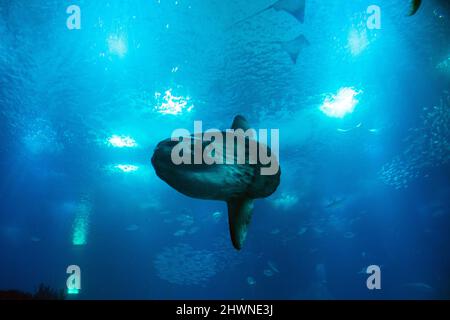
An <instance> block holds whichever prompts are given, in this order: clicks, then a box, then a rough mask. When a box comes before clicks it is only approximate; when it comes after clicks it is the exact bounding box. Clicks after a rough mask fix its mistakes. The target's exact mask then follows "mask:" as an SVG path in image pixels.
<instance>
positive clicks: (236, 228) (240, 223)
mask: <svg viewBox="0 0 450 320" xmlns="http://www.w3.org/2000/svg"><path fill="white" fill-rule="evenodd" d="M227 205H228V223H229V225H230V235H231V242H232V243H233V246H234V247H235V248H236V249H237V250H241V249H242V246H243V244H244V241H245V238H246V237H247V231H248V226H249V225H250V222H251V220H252V215H253V199H249V198H245V197H243V198H236V199H230V200H228V201H227Z"/></svg>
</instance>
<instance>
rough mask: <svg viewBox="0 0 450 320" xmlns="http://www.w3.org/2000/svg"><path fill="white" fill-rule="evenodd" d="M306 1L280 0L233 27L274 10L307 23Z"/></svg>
mask: <svg viewBox="0 0 450 320" xmlns="http://www.w3.org/2000/svg"><path fill="white" fill-rule="evenodd" d="M305 2H306V0H278V1H277V2H275V3H274V4H272V5H270V6H268V7H266V8H264V9H262V10H260V11H258V12H256V13H254V14H252V15H251V16H249V17H247V18H245V19H242V20H240V21H238V22H236V23H234V24H233V26H236V25H238V24H240V23H242V22H244V21H247V20H249V19H251V18H254V17H256V16H257V15H259V14H261V13H263V12H265V11H267V10H270V9H274V10H276V11H286V12H287V13H289V14H290V15H292V16H293V17H294V18H296V19H297V20H298V21H300V22H301V23H303V22H304V21H305V5H306V3H305Z"/></svg>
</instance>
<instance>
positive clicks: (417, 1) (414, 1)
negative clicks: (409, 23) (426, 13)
mask: <svg viewBox="0 0 450 320" xmlns="http://www.w3.org/2000/svg"><path fill="white" fill-rule="evenodd" d="M421 4H422V0H410V10H409V13H408V16H409V17H410V16H413V15H415V14H416V12H417V11H418V10H419V8H420V5H421Z"/></svg>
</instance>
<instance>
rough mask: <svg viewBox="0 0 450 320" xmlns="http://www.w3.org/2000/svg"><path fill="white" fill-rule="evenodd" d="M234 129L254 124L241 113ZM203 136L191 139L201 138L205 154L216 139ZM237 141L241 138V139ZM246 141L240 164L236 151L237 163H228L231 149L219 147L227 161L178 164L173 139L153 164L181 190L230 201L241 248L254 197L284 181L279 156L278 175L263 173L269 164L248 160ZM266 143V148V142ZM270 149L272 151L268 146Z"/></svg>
mask: <svg viewBox="0 0 450 320" xmlns="http://www.w3.org/2000/svg"><path fill="white" fill-rule="evenodd" d="M232 129H234V130H238V129H242V130H244V131H247V130H248V129H250V127H249V125H248V123H247V121H246V120H245V118H244V117H242V116H237V117H236V118H235V119H234V122H233V125H232ZM200 135H201V136H200ZM200 135H198V134H197V135H191V136H190V137H187V138H190V139H192V140H195V141H201V142H202V151H201V152H202V153H203V152H204V151H203V150H205V148H206V147H208V146H209V145H211V143H212V142H210V141H205V140H206V139H205V140H204V139H203V137H204V133H202V134H200ZM225 135H226V133H224V132H222V136H225ZM200 139H201V140H200ZM236 140H238V141H239V139H236ZM244 141H245V146H244V148H245V154H246V159H245V160H246V161H245V164H237V161H236V152H233V153H232V154H231V156H234V160H235V161H234V164H226V162H225V159H226V153H227V152H229V151H228V150H224V152H223V153H222V154H221V150H220V148H218V149H216V152H219V154H220V157H222V158H223V159H224V161H223V163H224V164H211V165H208V164H205V163H203V164H180V165H176V164H174V162H173V161H172V150H173V148H174V147H175V146H176V145H178V143H179V142H177V141H172V140H171V139H167V140H164V141H162V142H160V143H159V144H158V146H157V147H156V149H155V151H154V154H153V157H152V165H153V167H154V169H155V172H156V174H157V175H158V177H159V178H161V179H162V180H163V181H165V182H166V183H167V184H168V185H170V186H171V187H172V188H174V189H175V190H177V191H178V192H180V193H182V194H184V195H186V196H189V197H192V198H197V199H204V200H222V201H226V202H227V205H228V220H229V227H230V234H231V240H232V243H233V245H234V247H235V248H236V249H238V250H240V249H241V248H242V245H243V243H244V241H245V238H246V235H247V229H248V226H249V224H250V221H251V218H252V213H253V201H254V199H258V198H265V197H268V196H270V195H271V194H272V193H274V192H275V190H276V189H277V188H278V186H279V184H280V176H281V169H280V168H279V166H278V160H277V159H276V164H277V166H278V171H277V172H276V174H273V175H262V174H261V168H264V167H268V165H267V166H265V165H262V164H261V163H260V162H259V161H257V163H256V164H251V163H250V162H249V161H248V159H249V148H250V147H249V146H250V139H249V138H248V137H245V140H244ZM214 142H216V141H214ZM253 142H255V143H256V145H257V150H260V147H261V145H262V143H260V142H258V141H255V140H253ZM224 144H225V143H224ZM193 145H194V143H192V147H191V155H190V156H192V155H194V158H195V150H196V148H195V147H194V146H193ZM240 146H243V145H240ZM262 146H263V147H266V146H265V145H262ZM238 147H239V142H238V143H236V144H235V149H234V151H236V148H238ZM266 148H267V150H268V151H269V152H271V151H270V149H269V148H268V147H266ZM218 150H219V151H218ZM222 150H223V149H222ZM183 152H184V151H183ZM228 155H230V153H229V154H228ZM271 156H272V155H271Z"/></svg>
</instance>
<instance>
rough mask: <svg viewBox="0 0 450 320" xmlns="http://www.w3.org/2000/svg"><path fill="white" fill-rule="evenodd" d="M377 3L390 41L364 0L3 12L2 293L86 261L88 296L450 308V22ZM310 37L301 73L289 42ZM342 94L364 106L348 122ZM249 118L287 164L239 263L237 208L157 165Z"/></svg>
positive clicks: (54, 277)
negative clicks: (158, 156)
mask: <svg viewBox="0 0 450 320" xmlns="http://www.w3.org/2000/svg"><path fill="white" fill-rule="evenodd" d="M376 2H377V4H378V5H379V6H380V8H381V29H379V30H377V29H374V30H372V29H368V28H367V26H366V21H367V19H368V14H367V13H366V10H367V7H368V6H369V5H372V4H373V1H365V0H358V1H351V2H350V1H338V0H336V1H332V0H328V1H319V0H307V2H306V4H307V7H306V16H305V22H304V24H301V23H299V21H297V20H296V19H295V18H293V17H292V16H290V15H289V14H287V13H286V12H283V11H280V12H277V11H275V10H269V11H266V12H264V13H262V14H260V15H258V16H256V17H254V18H252V19H250V20H247V21H245V22H243V23H242V24H239V25H235V26H233V23H234V22H236V21H238V20H240V19H243V18H245V17H246V16H250V15H252V14H253V13H254V12H256V11H258V10H261V9H262V8H264V7H266V6H268V5H270V4H271V1H270V0H254V1H244V0H227V1H219V0H209V1H203V0H178V1H175V0H171V1H166V0H160V1H158V0H145V1H144V0H131V1H110V2H106V1H82V0H78V1H69V0H67V1H63V0H60V1H59V0H52V1H51V0H47V1H41V0H39V1H38V0H27V1H24V0H19V1H9V0H1V1H0V128H1V130H0V141H1V144H0V177H1V180H0V290H6V289H18V290H23V291H30V292H31V291H34V290H35V289H36V287H37V286H38V285H39V284H40V283H45V284H47V285H50V286H51V287H53V288H58V289H59V288H62V289H64V288H65V287H66V280H67V277H68V275H67V274H66V268H67V267H68V266H69V265H78V266H79V267H80V268H81V272H82V277H81V281H82V289H81V291H80V294H79V295H78V296H77V297H73V298H83V299H108V298H113V299H197V298H201V299H348V298H352V299H354V298H356V299H400V298H401V299H415V298H419V299H433V298H438V299H448V298H450V248H449V245H450V236H449V234H448V230H449V227H450V214H449V213H450V201H449V199H450V184H449V181H450V179H449V178H450V170H449V160H450V140H449V139H450V130H449V128H450V93H449V91H450V60H449V59H450V41H449V40H450V28H449V24H450V20H449V19H450V12H449V10H448V4H446V2H445V1H431V0H430V1H423V2H424V3H423V5H422V7H421V8H420V10H419V12H418V13H417V14H416V15H414V16H413V17H407V16H406V13H407V12H408V1H406V0H405V1H397V2H396V3H397V4H393V2H392V1H388V0H378V1H376ZM72 4H76V5H78V6H79V7H80V9H81V30H69V29H68V28H67V26H66V20H67V18H68V17H69V15H68V14H67V13H66V9H67V7H68V6H69V5H72ZM300 34H303V35H304V36H305V37H306V39H308V42H309V43H310V45H309V46H305V47H303V48H302V50H301V52H300V55H299V58H298V61H297V64H294V63H292V61H291V59H290V58H289V55H288V54H287V53H286V52H285V51H284V50H283V49H282V45H280V43H279V42H280V41H288V40H292V39H294V38H296V37H297V36H298V35H300ZM342 88H350V89H351V90H353V92H354V93H355V96H354V97H353V98H354V100H353V101H352V102H353V103H354V104H355V106H354V111H353V113H349V114H347V115H345V116H344V117H343V118H333V117H329V116H327V114H325V113H324V112H322V111H321V106H323V105H324V102H325V101H327V99H328V100H329V101H333V98H335V96H336V95H337V93H338V92H339V90H340V89H342ZM167 91H170V94H166V92H167ZM333 95H334V97H333ZM165 98H166V99H165ZM330 99H331V100H330ZM356 100H357V101H356ZM177 106H178V108H177ZM237 114H242V115H243V116H245V117H246V118H247V120H248V122H249V123H250V124H251V125H252V126H253V127H255V128H269V129H272V128H273V129H279V130H280V163H281V170H282V175H281V184H280V186H279V188H278V190H277V191H276V193H275V194H273V195H272V196H271V197H269V198H266V199H260V200H257V201H256V202H255V209H254V216H253V221H252V224H251V226H250V230H249V233H248V238H247V241H246V243H245V246H244V248H243V250H242V251H240V252H237V251H236V250H234V249H233V247H232V245H231V241H230V240H229V234H228V222H227V207H226V204H225V203H224V202H215V201H203V200H196V199H191V198H188V197H186V196H183V195H181V194H179V193H177V192H176V191H175V190H173V189H172V188H170V187H169V186H168V185H166V184H165V183H164V182H163V181H162V180H160V179H159V178H158V177H157V176H156V174H155V172H154V170H153V168H152V165H151V163H150V158H151V156H152V153H153V149H154V147H155V146H156V145H157V143H158V142H159V141H161V140H163V139H165V138H168V137H170V135H171V133H172V131H173V130H175V129H178V128H187V129H189V130H193V123H194V121H195V120H201V121H203V125H204V127H205V129H206V128H220V129H226V128H229V127H230V125H231V123H232V121H233V118H234V116H235V115H237ZM114 135H117V136H118V137H121V138H122V139H125V138H126V137H128V138H130V139H132V140H130V141H133V142H134V143H131V145H130V146H131V147H129V148H127V147H123V148H117V147H114V146H113V145H111V143H109V142H108V140H109V139H110V138H111V137H113V136H114ZM120 165H122V166H121V167H120ZM193 188H195V186H193ZM370 265H378V266H380V268H381V290H368V288H367V286H366V280H367V278H368V277H369V275H368V274H366V272H365V271H366V270H365V269H366V268H367V267H368V266H370Z"/></svg>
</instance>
